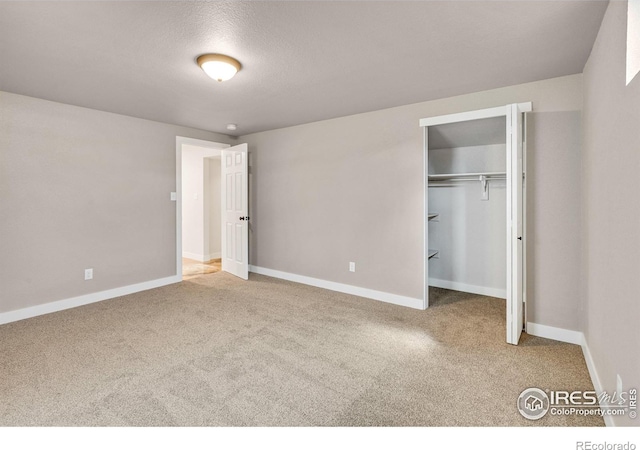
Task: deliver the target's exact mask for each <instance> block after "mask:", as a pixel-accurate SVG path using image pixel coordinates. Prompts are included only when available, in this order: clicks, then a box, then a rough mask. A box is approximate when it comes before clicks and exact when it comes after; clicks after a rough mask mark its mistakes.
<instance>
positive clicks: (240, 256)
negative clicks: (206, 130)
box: [221, 144, 249, 280]
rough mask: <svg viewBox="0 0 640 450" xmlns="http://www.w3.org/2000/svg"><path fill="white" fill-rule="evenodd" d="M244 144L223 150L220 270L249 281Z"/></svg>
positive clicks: (247, 196)
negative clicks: (223, 181)
mask: <svg viewBox="0 0 640 450" xmlns="http://www.w3.org/2000/svg"><path fill="white" fill-rule="evenodd" d="M247 148H248V147H247V144H240V145H236V146H234V147H229V148H228V149H225V150H222V160H223V161H224V162H223V164H222V177H223V179H224V180H225V183H224V184H223V186H222V195H221V197H222V203H223V213H222V242H223V246H222V249H223V250H222V270H223V271H225V272H229V273H231V274H233V275H236V276H238V277H240V278H242V279H244V280H247V279H248V278H249V207H248V204H249V201H248V200H249V183H248V179H249V177H248V153H247Z"/></svg>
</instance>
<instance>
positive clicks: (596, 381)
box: [580, 333, 616, 427]
mask: <svg viewBox="0 0 640 450" xmlns="http://www.w3.org/2000/svg"><path fill="white" fill-rule="evenodd" d="M580 334H581V335H582V354H583V355H584V360H585V362H586V363H587V370H589V376H590V377H591V382H592V383H593V389H594V390H595V391H596V393H597V394H598V395H600V393H601V392H603V391H604V389H603V388H602V383H601V382H600V377H599V376H598V371H597V370H596V363H595V362H594V361H593V357H592V356H591V351H590V350H589V345H588V344H587V339H586V338H585V336H584V334H582V333H580ZM600 406H601V407H603V406H605V405H603V404H600ZM603 418H604V424H605V425H606V426H608V427H615V426H616V424H615V422H614V417H613V416H608V415H605V416H603Z"/></svg>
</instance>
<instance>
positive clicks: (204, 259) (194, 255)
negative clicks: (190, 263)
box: [182, 251, 222, 262]
mask: <svg viewBox="0 0 640 450" xmlns="http://www.w3.org/2000/svg"><path fill="white" fill-rule="evenodd" d="M182 257H183V258H188V259H193V260H194V261H198V262H209V261H211V260H212V259H219V258H222V253H220V252H217V253H210V254H208V255H199V254H197V253H190V252H184V251H183V252H182Z"/></svg>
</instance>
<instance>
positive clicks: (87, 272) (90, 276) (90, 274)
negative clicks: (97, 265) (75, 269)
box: [84, 269, 93, 281]
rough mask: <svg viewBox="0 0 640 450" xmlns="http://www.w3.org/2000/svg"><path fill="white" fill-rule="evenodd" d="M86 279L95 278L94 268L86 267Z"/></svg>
mask: <svg viewBox="0 0 640 450" xmlns="http://www.w3.org/2000/svg"><path fill="white" fill-rule="evenodd" d="M84 280H85V281H87V280H93V269H84Z"/></svg>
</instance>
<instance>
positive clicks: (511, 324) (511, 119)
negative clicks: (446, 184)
mask: <svg viewBox="0 0 640 450" xmlns="http://www.w3.org/2000/svg"><path fill="white" fill-rule="evenodd" d="M522 114H523V111H522V110H521V109H520V108H519V106H518V105H517V104H514V105H509V106H507V183H508V186H511V189H507V192H510V194H511V195H509V194H507V252H508V253H509V254H508V255H507V261H509V260H510V261H511V264H507V267H508V269H507V343H509V344H514V345H517V344H518V341H519V340H520V335H521V334H522V329H523V324H524V303H523V302H524V285H523V267H524V258H523V248H524V247H523V246H524V236H523V202H524V189H523V187H524V176H523V159H522V158H523V150H522V141H523V134H524V133H523V128H522Z"/></svg>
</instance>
